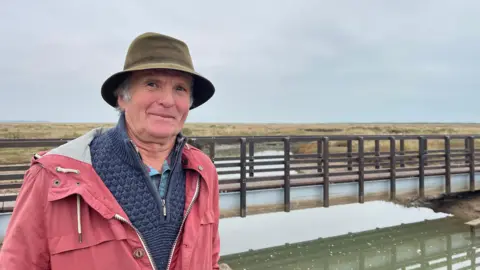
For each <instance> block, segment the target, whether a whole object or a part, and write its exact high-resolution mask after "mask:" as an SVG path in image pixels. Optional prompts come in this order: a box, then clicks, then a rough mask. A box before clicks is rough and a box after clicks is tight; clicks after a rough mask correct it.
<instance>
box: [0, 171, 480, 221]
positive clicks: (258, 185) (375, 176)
mask: <svg viewBox="0 0 480 270" xmlns="http://www.w3.org/2000/svg"><path fill="white" fill-rule="evenodd" d="M475 170H476V171H480V167H476V168H475ZM468 172H469V168H467V167H465V168H451V173H452V175H454V174H463V173H468ZM0 173H3V172H0ZM8 173H9V174H11V173H12V172H11V171H10V172H8ZM444 174H445V169H426V170H425V176H434V175H444ZM418 176H419V172H418V171H407V172H396V179H397V180H400V181H401V179H402V178H403V179H407V178H410V177H418ZM389 178H390V173H388V172H387V173H381V172H378V173H368V174H365V176H364V180H365V181H375V180H384V179H389ZM358 179H359V177H358V175H343V176H330V177H329V183H330V184H339V183H349V182H358ZM322 184H323V177H321V176H320V177H315V178H300V179H290V186H291V187H295V186H312V185H322ZM246 186H247V190H259V189H266V188H272V189H273V188H283V186H284V180H270V181H249V180H248V179H247V183H246ZM238 191H240V183H228V184H225V183H221V181H220V192H221V193H225V192H238ZM15 195H17V193H15V192H11V191H10V192H7V193H3V194H2V195H1V196H0V197H3V196H15ZM14 207H15V201H5V202H0V212H10V211H12V210H13V208H14Z"/></svg>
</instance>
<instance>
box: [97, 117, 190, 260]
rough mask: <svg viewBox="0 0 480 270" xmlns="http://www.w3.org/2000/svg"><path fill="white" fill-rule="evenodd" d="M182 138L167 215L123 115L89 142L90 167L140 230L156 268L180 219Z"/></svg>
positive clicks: (174, 158) (166, 254)
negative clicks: (129, 133)
mask: <svg viewBox="0 0 480 270" xmlns="http://www.w3.org/2000/svg"><path fill="white" fill-rule="evenodd" d="M184 141H185V140H182V141H180V142H177V144H176V146H175V147H174V150H173V151H174V152H173V156H172V171H171V173H170V179H169V181H168V186H167V194H166V210H167V212H166V217H165V216H164V214H163V203H162V200H161V199H160V196H159V192H158V189H156V188H155V186H154V184H153V183H152V181H151V179H150V177H149V175H148V173H147V167H146V165H145V164H144V163H143V162H142V161H141V157H140V155H139V154H137V152H136V150H135V148H134V146H133V144H132V143H131V142H130V139H129V137H128V135H127V132H126V128H125V116H124V115H123V114H122V115H121V116H120V119H119V121H118V123H117V125H116V127H114V128H113V129H111V130H109V131H107V132H106V133H104V134H102V135H99V136H98V137H96V138H95V139H94V140H93V141H92V143H91V145H90V151H91V156H92V165H93V168H94V169H95V171H96V172H97V173H98V175H99V176H100V178H102V180H103V182H104V183H105V185H106V186H107V187H108V189H109V190H110V191H111V193H112V194H113V196H114V197H115V198H116V199H117V201H118V202H119V204H120V205H121V207H122V208H123V210H124V211H125V213H126V214H127V215H128V218H129V219H130V220H131V222H132V224H133V225H134V226H135V227H136V228H137V229H138V230H139V232H140V234H141V235H142V237H143V238H144V240H145V242H146V245H147V246H148V249H149V251H150V254H151V255H152V257H153V260H154V261H155V264H156V266H157V268H158V269H165V268H166V266H167V263H168V259H169V256H170V251H171V249H172V247H173V243H174V241H175V238H176V236H177V234H178V232H179V229H180V225H181V223H182V219H183V210H184V204H185V173H184V171H183V169H182V162H181V151H182V148H183V146H184V143H183V142H184Z"/></svg>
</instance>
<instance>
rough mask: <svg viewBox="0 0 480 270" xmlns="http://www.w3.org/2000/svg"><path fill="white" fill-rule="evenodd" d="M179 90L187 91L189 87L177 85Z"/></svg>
mask: <svg viewBox="0 0 480 270" xmlns="http://www.w3.org/2000/svg"><path fill="white" fill-rule="evenodd" d="M177 90H179V91H186V90H187V89H185V87H182V86H177Z"/></svg>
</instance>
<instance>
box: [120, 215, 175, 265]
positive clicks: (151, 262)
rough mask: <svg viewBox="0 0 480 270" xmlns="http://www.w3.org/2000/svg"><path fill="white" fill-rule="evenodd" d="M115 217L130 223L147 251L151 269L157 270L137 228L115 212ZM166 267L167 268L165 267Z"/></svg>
mask: <svg viewBox="0 0 480 270" xmlns="http://www.w3.org/2000/svg"><path fill="white" fill-rule="evenodd" d="M114 218H115V219H117V220H119V221H121V222H123V223H125V224H128V225H130V227H132V229H134V230H135V232H136V233H137V235H138V238H139V239H140V242H142V246H143V248H144V249H145V253H147V257H148V261H149V262H150V265H151V266H152V269H153V270H157V266H156V265H155V262H154V261H153V259H152V255H151V254H150V250H149V249H148V247H147V244H146V243H145V240H144V239H143V237H142V235H141V234H140V232H139V231H138V230H137V228H135V226H133V224H132V223H130V222H128V221H127V219H125V218H124V217H122V216H120V215H119V214H115V216H114ZM167 269H168V268H167Z"/></svg>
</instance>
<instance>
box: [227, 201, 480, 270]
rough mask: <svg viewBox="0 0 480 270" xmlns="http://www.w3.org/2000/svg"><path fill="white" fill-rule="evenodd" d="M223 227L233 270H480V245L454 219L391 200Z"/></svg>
mask: <svg viewBox="0 0 480 270" xmlns="http://www.w3.org/2000/svg"><path fill="white" fill-rule="evenodd" d="M220 231H221V237H222V252H221V255H222V258H221V261H222V262H224V263H227V264H228V265H229V266H230V267H231V268H232V269H233V270H237V269H252V270H253V269H330V270H331V269H339V270H343V269H476V268H475V267H476V266H475V265H476V263H477V258H476V257H477V255H476V253H477V246H478V245H479V243H480V231H478V230H476V229H475V228H471V227H470V226H467V225H464V221H461V220H458V219H457V218H455V217H453V216H450V215H447V214H443V213H434V212H433V211H431V210H430V209H425V208H406V207H403V206H400V205H395V204H393V203H389V202H368V203H365V204H352V205H341V206H333V207H330V208H314V209H304V210H295V211H292V212H290V213H270V214H262V215H252V216H248V217H247V218H244V219H241V218H229V219H222V221H221V223H220ZM477 235H478V237H477ZM479 251H480V249H479ZM478 269H480V267H479V268H478Z"/></svg>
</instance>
